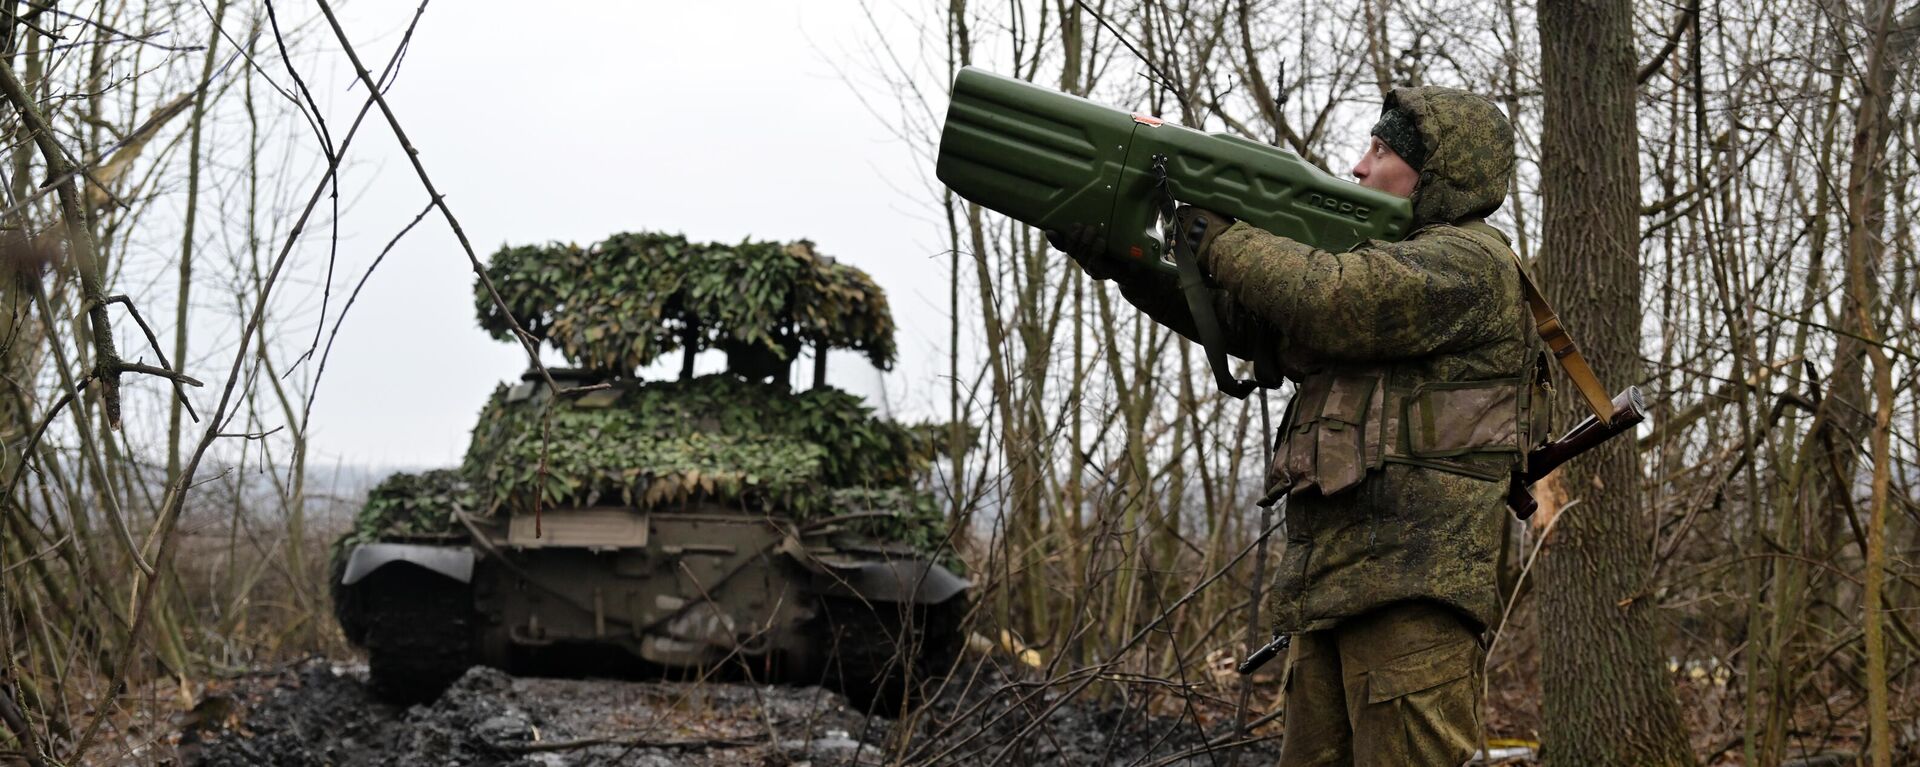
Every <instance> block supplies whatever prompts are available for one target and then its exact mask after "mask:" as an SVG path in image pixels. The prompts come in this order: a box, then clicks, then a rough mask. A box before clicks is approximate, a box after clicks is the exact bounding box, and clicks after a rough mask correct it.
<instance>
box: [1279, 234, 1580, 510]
mask: <svg viewBox="0 0 1920 767" xmlns="http://www.w3.org/2000/svg"><path fill="white" fill-rule="evenodd" d="M1481 228H1486V225H1485V224H1482V223H1479V222H1471V223H1468V224H1466V225H1464V226H1461V227H1459V229H1461V230H1462V231H1464V232H1466V233H1468V234H1469V235H1470V239H1472V240H1473V241H1474V242H1476V243H1478V244H1479V245H1480V246H1481V247H1483V248H1486V249H1487V250H1488V252H1490V253H1492V254H1493V255H1494V256H1496V257H1499V258H1503V259H1508V260H1511V261H1512V262H1513V263H1514V265H1515V268H1516V269H1520V270H1521V281H1522V284H1523V287H1524V289H1525V291H1526V292H1527V295H1526V299H1527V301H1528V303H1529V304H1530V305H1531V304H1534V303H1535V300H1534V299H1535V294H1536V293H1537V291H1535V290H1534V288H1533V285H1532V280H1531V278H1530V277H1529V276H1528V275H1527V274H1526V270H1525V267H1524V266H1523V265H1521V264H1520V261H1519V259H1518V257H1517V256H1515V255H1513V251H1512V250H1510V249H1508V248H1507V247H1506V244H1505V243H1504V242H1501V241H1500V240H1499V239H1498V238H1497V237H1495V236H1493V235H1491V234H1488V233H1487V232H1486V231H1480V229H1481ZM1489 231H1490V229H1489ZM1541 305H1544V304H1543V303H1542V304H1541ZM1555 323H1556V324H1555V327H1556V328H1557V319H1556V320H1555ZM1542 327H1543V333H1544V332H1545V331H1544V325H1543V326H1542ZM1533 359H1534V361H1533V363H1532V364H1531V366H1530V368H1531V369H1530V370H1528V371H1526V373H1525V374H1524V375H1522V376H1520V377H1517V378H1497V379H1488V380H1476V381H1434V380H1424V379H1425V377H1424V376H1418V375H1413V374H1411V373H1410V372H1405V371H1407V370H1408V369H1409V366H1406V365H1401V364H1395V363H1384V364H1378V365H1371V366H1351V367H1347V366H1336V367H1333V368H1330V369H1327V370H1323V371H1320V372H1315V373H1310V374H1307V375H1306V376H1305V377H1304V379H1303V380H1301V382H1300V388H1299V390H1298V392H1297V393H1296V395H1295V396H1294V397H1293V399H1292V400H1291V401H1290V402H1289V403H1288V404H1287V412H1286V416H1285V417H1284V418H1283V419H1282V421H1281V424H1282V425H1281V427H1280V431H1279V434H1277V435H1276V436H1275V444H1274V451H1273V464H1272V466H1270V467H1269V471H1268V478H1267V482H1268V488H1269V490H1268V493H1267V500H1268V501H1269V502H1271V501H1273V500H1277V499H1278V498H1279V496H1280V494H1282V493H1288V494H1295V495H1298V494H1301V493H1309V492H1313V493H1318V494H1321V495H1332V494H1334V493H1338V492H1341V491H1343V490H1346V489H1348V488H1351V487H1353V486H1355V485H1358V484H1360V482H1361V481H1363V480H1365V479H1366V477H1367V474H1368V473H1369V472H1373V471H1378V470H1379V469H1381V468H1382V467H1384V466H1385V465H1386V464H1388V463H1403V464H1409V465H1413V466H1420V467H1425V468H1429V469H1435V470H1439V471H1446V472H1452V473H1455V474H1461V475H1465V476H1469V477H1474V478H1478V479H1485V480H1490V481H1496V480H1505V479H1506V478H1507V476H1508V474H1510V473H1511V472H1513V471H1518V470H1522V469H1524V468H1525V461H1526V456H1527V452H1528V451H1529V450H1531V449H1533V448H1534V447H1535V446H1537V445H1539V444H1541V443H1543V442H1545V441H1546V440H1547V439H1548V438H1549V437H1550V436H1551V435H1550V434H1549V428H1550V423H1549V422H1548V413H1549V411H1550V408H1549V407H1547V404H1546V400H1545V397H1546V393H1547V389H1548V385H1549V384H1548V380H1549V379H1548V377H1547V374H1548V371H1547V360H1546V355H1545V354H1544V353H1538V352H1536V353H1535V354H1534V355H1533ZM1481 456H1498V457H1504V458H1506V459H1507V460H1505V461H1499V460H1487V459H1485V458H1480V457H1481Z"/></svg>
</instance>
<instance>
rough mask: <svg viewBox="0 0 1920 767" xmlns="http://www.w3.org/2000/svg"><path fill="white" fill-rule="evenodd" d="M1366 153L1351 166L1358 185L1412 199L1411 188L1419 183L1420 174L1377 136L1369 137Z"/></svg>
mask: <svg viewBox="0 0 1920 767" xmlns="http://www.w3.org/2000/svg"><path fill="white" fill-rule="evenodd" d="M1369 138H1371V139H1372V142H1371V143H1369V144H1367V151H1366V152H1364V153H1362V154H1361V155H1360V162H1358V163H1355V164H1354V166H1353V177H1354V178H1355V179H1358V180H1359V181H1360V185H1361V186H1364V187H1366V188H1368V189H1378V190H1380V191H1382V192H1386V193H1387V194H1391V195H1395V196H1397V197H1412V196H1413V187H1414V185H1415V184H1418V183H1419V182H1420V173H1419V172H1418V171H1415V170H1414V169H1413V166H1411V165H1408V164H1407V161H1406V160H1402V159H1400V155H1399V154H1398V153H1396V152H1394V151H1393V149H1392V148H1390V147H1388V146H1387V142H1385V141H1381V140H1380V137H1379V136H1371V137H1369Z"/></svg>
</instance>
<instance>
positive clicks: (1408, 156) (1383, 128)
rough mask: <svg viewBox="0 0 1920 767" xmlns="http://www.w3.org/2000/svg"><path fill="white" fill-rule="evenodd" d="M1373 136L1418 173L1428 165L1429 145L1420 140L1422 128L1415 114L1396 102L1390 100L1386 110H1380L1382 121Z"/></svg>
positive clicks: (1374, 127) (1376, 126)
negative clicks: (1417, 122)
mask: <svg viewBox="0 0 1920 767" xmlns="http://www.w3.org/2000/svg"><path fill="white" fill-rule="evenodd" d="M1373 135H1375V136H1379V137H1380V141H1381V142H1382V143H1384V144H1386V145H1387V148H1388V149H1392V150H1393V153H1394V154H1397V155H1400V159H1402V160H1406V161H1407V164H1408V165H1410V166H1413V169H1414V170H1416V171H1418V170H1420V169H1421V166H1424V165H1426V164H1427V144H1426V142H1424V141H1421V140H1420V128H1419V126H1418V125H1416V124H1415V123H1414V117H1413V112H1412V111H1411V110H1409V109H1407V108H1406V107H1403V106H1400V104H1399V103H1397V102H1396V101H1394V100H1391V99H1390V100H1388V102H1387V106H1386V108H1385V109H1382V110H1380V121H1379V122H1377V123H1374V124H1373Z"/></svg>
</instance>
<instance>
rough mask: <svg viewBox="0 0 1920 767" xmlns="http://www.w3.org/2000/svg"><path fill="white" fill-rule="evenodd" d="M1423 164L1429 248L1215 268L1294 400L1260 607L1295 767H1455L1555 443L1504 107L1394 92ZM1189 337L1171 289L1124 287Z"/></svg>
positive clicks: (1248, 248)
mask: <svg viewBox="0 0 1920 767" xmlns="http://www.w3.org/2000/svg"><path fill="white" fill-rule="evenodd" d="M1396 106H1397V107H1399V108H1402V109H1405V110H1407V111H1408V112H1411V114H1412V116H1413V118H1414V122H1415V125H1416V127H1417V128H1418V132H1419V138H1420V140H1421V141H1422V143H1423V145H1424V148H1425V150H1426V152H1425V154H1426V157H1425V161H1424V163H1423V164H1422V165H1420V166H1418V169H1419V171H1420V181H1419V184H1418V186H1417V187H1416V190H1415V192H1414V196H1413V207H1414V219H1415V227H1416V229H1415V231H1414V232H1413V234H1412V235H1411V236H1410V237H1408V238H1407V239H1405V240H1403V241H1400V242H1380V241H1371V242H1367V243H1363V244H1361V245H1360V246H1358V247H1355V248H1354V249H1352V250H1349V251H1347V252H1344V253H1329V252H1325V251H1320V250H1316V249H1314V248H1312V247H1309V246H1306V245H1303V244H1301V243H1299V242H1295V241H1293V240H1290V239H1287V238H1285V237H1280V236H1277V235H1274V234H1270V233H1268V232H1265V231H1263V230H1260V229H1258V228H1255V227H1253V226H1250V225H1248V224H1246V223H1236V224H1234V225H1233V226H1232V227H1231V228H1229V229H1227V230H1226V231H1225V232H1222V233H1221V234H1220V235H1219V236H1218V237H1217V238H1215V239H1214V241H1213V242H1212V244H1211V246H1210V247H1208V248H1207V250H1206V252H1205V253H1203V254H1202V263H1203V264H1204V265H1205V267H1206V269H1207V271H1208V272H1209V273H1210V274H1212V275H1213V277H1214V279H1215V281H1216V282H1217V283H1218V285H1219V287H1220V290H1219V291H1217V292H1216V303H1217V307H1216V308H1217V310H1218V311H1217V314H1218V315H1219V316H1220V317H1221V321H1222V323H1223V324H1224V325H1226V326H1227V327H1226V331H1227V334H1228V335H1229V336H1231V337H1233V339H1234V341H1233V342H1232V343H1231V344H1230V346H1231V347H1232V348H1231V349H1230V351H1231V352H1232V353H1234V354H1236V355H1237V356H1242V357H1245V358H1249V359H1254V360H1256V362H1259V363H1265V364H1266V365H1267V366H1268V367H1269V368H1270V369H1272V368H1277V369H1278V370H1280V371H1281V372H1284V373H1285V374H1286V375H1287V377H1289V378H1292V379H1294V380H1296V381H1298V382H1299V388H1298V393H1297V394H1296V396H1295V397H1294V398H1293V399H1292V401H1291V402H1290V403H1289V405H1288V409H1287V415H1286V418H1285V420H1284V421H1283V426H1282V427H1281V430H1280V433H1279V434H1278V435H1277V437H1276V442H1275V459H1274V464H1273V466H1272V467H1271V471H1270V472H1269V478H1270V481H1271V483H1272V489H1273V490H1274V491H1275V492H1279V491H1282V490H1284V491H1286V492H1287V493H1288V494H1289V496H1290V497H1289V499H1288V502H1287V506H1286V523H1287V525H1286V533H1287V546H1286V549H1285V552H1284V554H1283V555H1282V557H1281V563H1280V568H1279V572H1278V573H1277V574H1276V576H1275V581H1274V584H1273V588H1272V590H1271V592H1270V596H1269V601H1268V606H1269V609H1270V613H1269V614H1270V615H1271V616H1272V617H1273V628H1274V630H1275V631H1276V632H1279V633H1287V634H1293V635H1294V636H1295V640H1294V645H1293V650H1292V655H1291V657H1290V658H1289V672H1288V683H1287V684H1288V687H1287V734H1286V741H1285V745H1284V747H1283V748H1284V753H1283V755H1282V757H1281V764H1282V765H1307V764H1362V765H1372V764H1394V765H1401V764H1448V765H1453V764H1459V763H1460V762H1462V761H1464V760H1465V759H1467V758H1468V757H1469V756H1470V755H1471V754H1472V752H1473V749H1474V747H1475V743H1476V742H1477V741H1478V739H1479V721H1478V705H1477V701H1476V698H1477V692H1478V689H1479V684H1478V682H1477V679H1478V677H1479V675H1480V671H1481V664H1482V663H1483V659H1484V650H1483V648H1482V647H1481V645H1480V640H1479V635H1480V633H1481V632H1482V631H1483V630H1484V629H1485V627H1486V626H1488V625H1489V624H1490V623H1492V622H1493V621H1494V620H1496V619H1497V616H1498V611H1499V605H1498V604H1497V602H1498V599H1497V596H1496V593H1495V588H1496V587H1495V572H1494V568H1495V561H1496V559H1497V557H1498V555H1499V551H1500V530H1501V518H1502V515H1503V514H1504V513H1506V512H1505V511H1504V509H1505V503H1504V500H1505V491H1506V477H1507V476H1508V473H1509V472H1510V471H1512V470H1513V469H1514V468H1515V467H1516V466H1517V465H1518V463H1519V461H1520V460H1521V456H1522V455H1523V454H1524V451H1523V447H1526V446H1531V445H1532V444H1534V442H1535V441H1537V440H1538V439H1539V438H1540V437H1542V436H1543V435H1544V431H1545V424H1544V423H1540V422H1538V420H1537V419H1538V414H1544V411H1545V408H1544V407H1539V408H1535V407H1533V401H1534V400H1535V399H1536V398H1538V397H1539V396H1540V392H1541V389H1540V386H1539V384H1538V383H1537V381H1538V375H1539V373H1540V372H1541V371H1540V369H1539V366H1540V364H1541V358H1540V357H1539V353H1538V343H1537V341H1536V340H1535V337H1534V334H1533V332H1532V326H1531V324H1530V322H1529V318H1528V315H1527V311H1526V306H1525V304H1524V303H1523V298H1522V295H1521V288H1520V274H1519V271H1518V269H1517V268H1516V266H1515V263H1516V262H1515V260H1514V257H1513V255H1512V253H1511V251H1509V250H1508V246H1507V241H1506V238H1505V236H1504V235H1502V234H1500V233H1499V232H1498V231H1497V230H1495V229H1493V228H1492V227H1490V226H1488V225H1487V224H1486V223H1484V222H1483V221H1482V220H1481V219H1482V218H1484V217H1485V216H1487V215H1488V214H1490V213H1492V212H1493V211H1494V210H1495V209H1497V208H1498V207H1499V206H1500V203H1501V201H1502V200H1503V199H1504V198H1505V196H1506V192H1507V185H1508V182H1509V180H1510V178H1511V176H1512V173H1513V165H1514V157H1513V131H1512V127H1511V126H1510V125H1509V124H1508V122H1507V119H1506V117H1505V116H1504V115H1502V114H1501V113H1500V111H1499V110H1498V109H1497V108H1496V107H1494V106H1493V105H1492V104H1491V103H1490V102H1488V101H1486V100H1485V99H1482V98H1480V97H1478V96H1474V95H1472V94H1469V93H1466V92H1463V91H1458V90H1453V89H1446V88H1433V87H1422V88H1402V89H1398V90H1395V91H1394V92H1393V93H1392V95H1391V96H1390V97H1389V98H1388V100H1387V107H1388V109H1393V108H1395V107H1396ZM1122 290H1123V292H1124V293H1125V294H1126V295H1127V297H1128V298H1129V300H1131V301H1133V302H1134V303H1136V304H1138V305H1139V306H1140V307H1141V308H1143V309H1145V310H1147V311H1148V312H1149V313H1150V314H1152V315H1153V316H1154V317H1155V318H1156V319H1159V320H1160V321H1162V322H1164V323H1166V324H1168V325H1170V326H1172V327H1174V328H1175V329H1176V330H1180V331H1181V332H1183V333H1185V334H1187V335H1189V336H1191V335H1193V334H1192V333H1191V332H1190V330H1191V325H1192V320H1191V318H1190V315H1189V314H1188V312H1187V311H1186V308H1185V304H1184V299H1183V297H1182V296H1181V295H1180V294H1179V293H1178V291H1177V289H1175V288H1174V287H1173V285H1172V284H1171V283H1168V282H1153V283H1135V284H1126V285H1123V286H1122Z"/></svg>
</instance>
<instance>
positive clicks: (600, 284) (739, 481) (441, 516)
mask: <svg viewBox="0 0 1920 767" xmlns="http://www.w3.org/2000/svg"><path fill="white" fill-rule="evenodd" d="M487 275H488V276H489V277H490V278H491V279H492V281H493V283H494V285H495V287H496V288H497V289H498V290H499V291H500V296H501V298H502V300H503V301H504V302H505V303H506V305H507V307H508V308H509V309H510V310H511V311H512V312H513V316H514V317H515V318H518V319H519V321H520V322H521V323H522V327H524V328H525V329H526V330H527V331H528V332H529V333H532V334H533V335H534V336H535V337H537V338H538V339H540V340H542V341H544V342H546V343H549V344H551V345H552V346H553V347H554V348H555V349H556V350H558V351H560V352H561V353H562V354H563V355H565V356H566V358H567V360H568V361H569V362H570V363H571V364H573V365H575V366H578V367H580V368H582V369H584V370H586V371H588V372H589V373H590V374H592V375H594V376H596V377H598V378H601V379H603V380H608V381H611V382H612V388H609V389H600V390H594V391H586V392H578V393H573V394H568V395H563V396H561V397H559V399H557V400H556V399H555V398H554V397H553V396H552V395H550V394H549V393H548V392H547V391H545V389H544V387H542V386H540V385H537V384H523V385H522V386H519V387H509V386H501V387H499V388H498V389H496V390H495V392H494V394H493V397H492V398H491V399H490V400H489V401H488V403H487V405H486V408H485V409H484V410H483V411H482V412H481V414H480V420H479V423H478V424H477V425H476V426H475V427H474V430H473V439H472V441H471V443H470V444H469V447H468V451H467V456H466V460H465V462H464V463H463V465H462V466H461V467H460V468H459V469H457V470H440V471H432V472H427V473H425V474H400V475H395V476H394V477H392V478H390V479H388V480H387V481H385V482H383V483H381V484H380V486H379V487H377V488H375V489H374V491H373V492H372V494H371V495H370V496H369V498H368V501H367V505H366V507H365V508H364V509H363V510H362V511H361V513H360V515H359V517H358V519H357V520H356V525H355V529H354V531H353V532H351V533H349V535H348V537H347V538H346V539H344V540H343V543H356V542H360V541H365V540H372V539H374V538H377V537H406V536H420V535H429V534H447V533H451V534H460V533H461V532H462V529H461V526H460V525H459V523H458V522H457V521H456V520H454V518H453V516H452V514H451V512H450V511H449V510H450V509H452V508H459V509H461V510H462V511H464V512H466V513H468V514H472V515H476V516H491V515H495V514H519V513H530V512H532V511H533V510H534V509H535V508H567V507H578V506H589V505H601V504H605V505H622V506H635V507H640V508H645V509H667V508H679V507H682V506H683V505H686V504H690V503H696V502H707V503H718V504H721V505H725V506H729V507H733V508H738V509H741V510H742V511H744V512H748V513H769V514H779V515H782V516H787V517H791V518H795V519H797V520H799V521H801V522H803V523H804V522H808V521H812V520H817V519H820V518H822V517H824V516H829V515H844V516H845V517H846V519H844V520H842V528H843V529H851V530H853V531H854V532H857V533H861V534H864V535H869V536H873V537H876V538H881V539H887V540H895V541H902V542H907V543H911V544H913V545H915V546H918V547H921V548H922V549H923V550H932V549H934V548H936V547H938V545H939V544H940V543H941V542H942V541H943V539H944V530H945V527H944V521H943V518H942V515H941V513H940V510H939V509H938V508H937V504H936V502H935V500H934V498H933V497H932V496H931V495H930V494H928V493H927V492H925V491H924V490H920V489H918V488H917V487H916V486H915V483H916V481H917V480H918V479H919V478H920V477H921V476H922V474H923V473H924V470H925V469H926V465H927V461H928V460H929V458H930V456H931V454H932V450H933V448H934V447H935V445H934V444H933V440H934V439H936V438H937V439H940V440H944V439H946V438H947V437H948V435H949V431H948V430H946V429H945V428H944V427H942V428H940V429H939V430H934V429H929V428H913V427H907V426H902V425H900V424H896V423H894V422H892V421H889V420H885V419H880V418H875V417H874V415H873V413H872V411H871V410H869V409H868V408H867V407H866V406H865V405H864V404H862V403H861V401H860V399H859V398H858V397H855V396H853V395H851V394H847V393H846V392H842V391H839V390H836V389H831V388H816V389H813V390H811V391H806V392H800V393H795V392H791V391H788V390H786V389H785V388H784V387H781V386H776V385H774V384H770V383H764V382H749V381H747V380H742V378H740V377H737V376H735V375H732V374H719V375H710V376H704V377H700V378H693V379H690V380H682V381H662V382H640V381H637V380H634V378H633V376H634V373H635V371H636V370H638V369H639V368H641V367H644V366H646V365H647V364H649V363H651V362H653V361H654V360H655V359H657V358H659V357H660V356H661V355H662V354H666V353H669V352H672V351H675V350H681V349H684V348H686V345H687V344H689V343H691V344H692V345H693V349H694V351H700V350H703V349H710V348H725V349H734V348H739V347H747V348H753V347H758V348H763V349H766V350H769V351H772V352H774V353H775V354H776V355H777V356H778V357H779V358H780V359H783V360H789V359H791V358H792V354H793V352H794V351H796V350H797V349H798V348H799V347H800V345H802V344H808V345H814V346H821V347H827V348H841V349H853V350H857V351H862V352H864V353H865V354H866V355H867V357H868V358H869V359H871V360H872V361H873V362H874V363H875V364H876V365H880V366H882V367H884V366H886V365H889V364H891V363H892V361H893V355H894V345H893V320H892V318H891V316H890V315H889V313H888V309H887V302H886V295H885V294H884V293H883V292H882V291H881V290H880V289H879V288H878V287H877V286H875V285H874V284H873V282H872V280H871V279H869V278H868V277H867V275H866V273H865V272H862V271H860V270H858V269H854V268H852V267H848V266H843V265H840V264H837V263H834V261H833V260H832V259H830V258H827V257H825V256H820V255H818V254H816V253H815V252H814V250H813V244H812V243H809V242H805V241H801V242H795V243H791V244H784V245H783V244H778V243H765V242H753V241H746V242H742V243H740V244H738V245H715V244H695V243H689V242H687V240H686V238H684V237H680V236H678V235H663V234H647V233H641V234H618V235H614V236H612V237H609V238H607V239H606V240H604V241H602V242H599V243H596V244H595V245H593V246H592V247H590V248H581V247H578V246H575V245H565V244H558V243H555V244H549V245H544V246H526V247H509V248H503V249H501V250H500V251H499V252H498V253H495V254H494V255H493V258H492V260H491V261H490V263H489V266H488V269H487ZM476 282H477V281H476ZM475 293H476V297H477V300H478V302H479V303H478V310H479V318H480V325H481V327H482V328H484V329H486V330H487V331H488V332H490V333H492V334H493V335H494V337H496V338H500V339H502V340H512V335H511V334H512V329H511V326H510V324H509V323H508V321H507V318H506V315H505V314H503V313H502V312H501V311H500V310H499V308H498V307H497V306H495V305H494V303H493V301H492V299H491V298H490V297H489V296H488V295H487V292H486V290H485V289H484V287H481V286H479V285H476V287H475ZM529 390H531V391H529ZM516 391H517V392H519V396H514V395H513V393H514V392H516ZM556 402H557V404H554V403H556ZM543 466H544V467H545V470H544V473H543V471H542V467H543Z"/></svg>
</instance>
